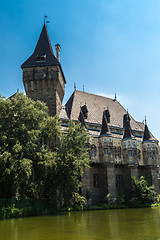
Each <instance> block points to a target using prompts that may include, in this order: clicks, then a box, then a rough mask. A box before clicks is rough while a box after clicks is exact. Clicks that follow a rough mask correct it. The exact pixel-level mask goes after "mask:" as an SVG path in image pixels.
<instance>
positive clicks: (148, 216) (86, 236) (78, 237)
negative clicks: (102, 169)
mask: <svg viewBox="0 0 160 240" xmlns="http://www.w3.org/2000/svg"><path fill="white" fill-rule="evenodd" d="M62 239H63V240H104V239H105V240H121V239H123V240H160V208H141V209H119V210H117V209H116V210H99V211H88V212H71V213H65V214H61V215H58V216H51V217H31V218H21V219H10V220H1V221H0V240H62Z"/></svg>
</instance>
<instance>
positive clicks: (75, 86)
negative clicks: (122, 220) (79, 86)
mask: <svg viewBox="0 0 160 240" xmlns="http://www.w3.org/2000/svg"><path fill="white" fill-rule="evenodd" d="M74 91H76V83H75V82H74Z"/></svg>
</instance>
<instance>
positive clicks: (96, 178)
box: [93, 174, 99, 187]
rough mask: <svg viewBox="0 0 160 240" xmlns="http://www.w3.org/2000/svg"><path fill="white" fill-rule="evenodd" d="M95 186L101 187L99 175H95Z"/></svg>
mask: <svg viewBox="0 0 160 240" xmlns="http://www.w3.org/2000/svg"><path fill="white" fill-rule="evenodd" d="M93 186H94V187H99V175H98V174H93Z"/></svg>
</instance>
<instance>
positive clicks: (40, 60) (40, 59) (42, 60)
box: [37, 55, 46, 62]
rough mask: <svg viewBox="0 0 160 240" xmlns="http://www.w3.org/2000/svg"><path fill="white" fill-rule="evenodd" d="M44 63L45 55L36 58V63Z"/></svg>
mask: <svg viewBox="0 0 160 240" xmlns="http://www.w3.org/2000/svg"><path fill="white" fill-rule="evenodd" d="M45 61H46V55H42V56H37V62H45Z"/></svg>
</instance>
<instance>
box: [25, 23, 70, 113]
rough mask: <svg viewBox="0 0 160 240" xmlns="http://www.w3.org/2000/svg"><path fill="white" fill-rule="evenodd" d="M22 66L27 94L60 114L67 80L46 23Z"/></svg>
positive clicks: (50, 111) (51, 110)
mask: <svg viewBox="0 0 160 240" xmlns="http://www.w3.org/2000/svg"><path fill="white" fill-rule="evenodd" d="M58 46H59V45H58ZM59 51H60V46H59ZM21 68H22V70H23V84H24V87H25V91H26V94H27V95H28V96H29V97H30V98H32V99H34V100H41V101H43V102H45V103H46V105H47V106H48V109H49V114H50V115H51V116H54V115H56V114H57V115H59V114H60V111H61V107H62V101H63V97H64V93H65V83H66V80H65V77H64V74H63V71H62V68H61V64H60V62H59V54H58V59H57V58H56V57H55V56H54V53H53V50H52V46H51V43H50V39H49V35H48V31H47V27H46V24H45V23H44V26H43V28H42V32H41V34H40V37H39V40H38V42H37V45H36V48H35V50H34V52H33V54H32V55H31V56H30V57H29V58H28V59H27V60H26V61H25V62H24V63H23V64H22V65H21Z"/></svg>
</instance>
